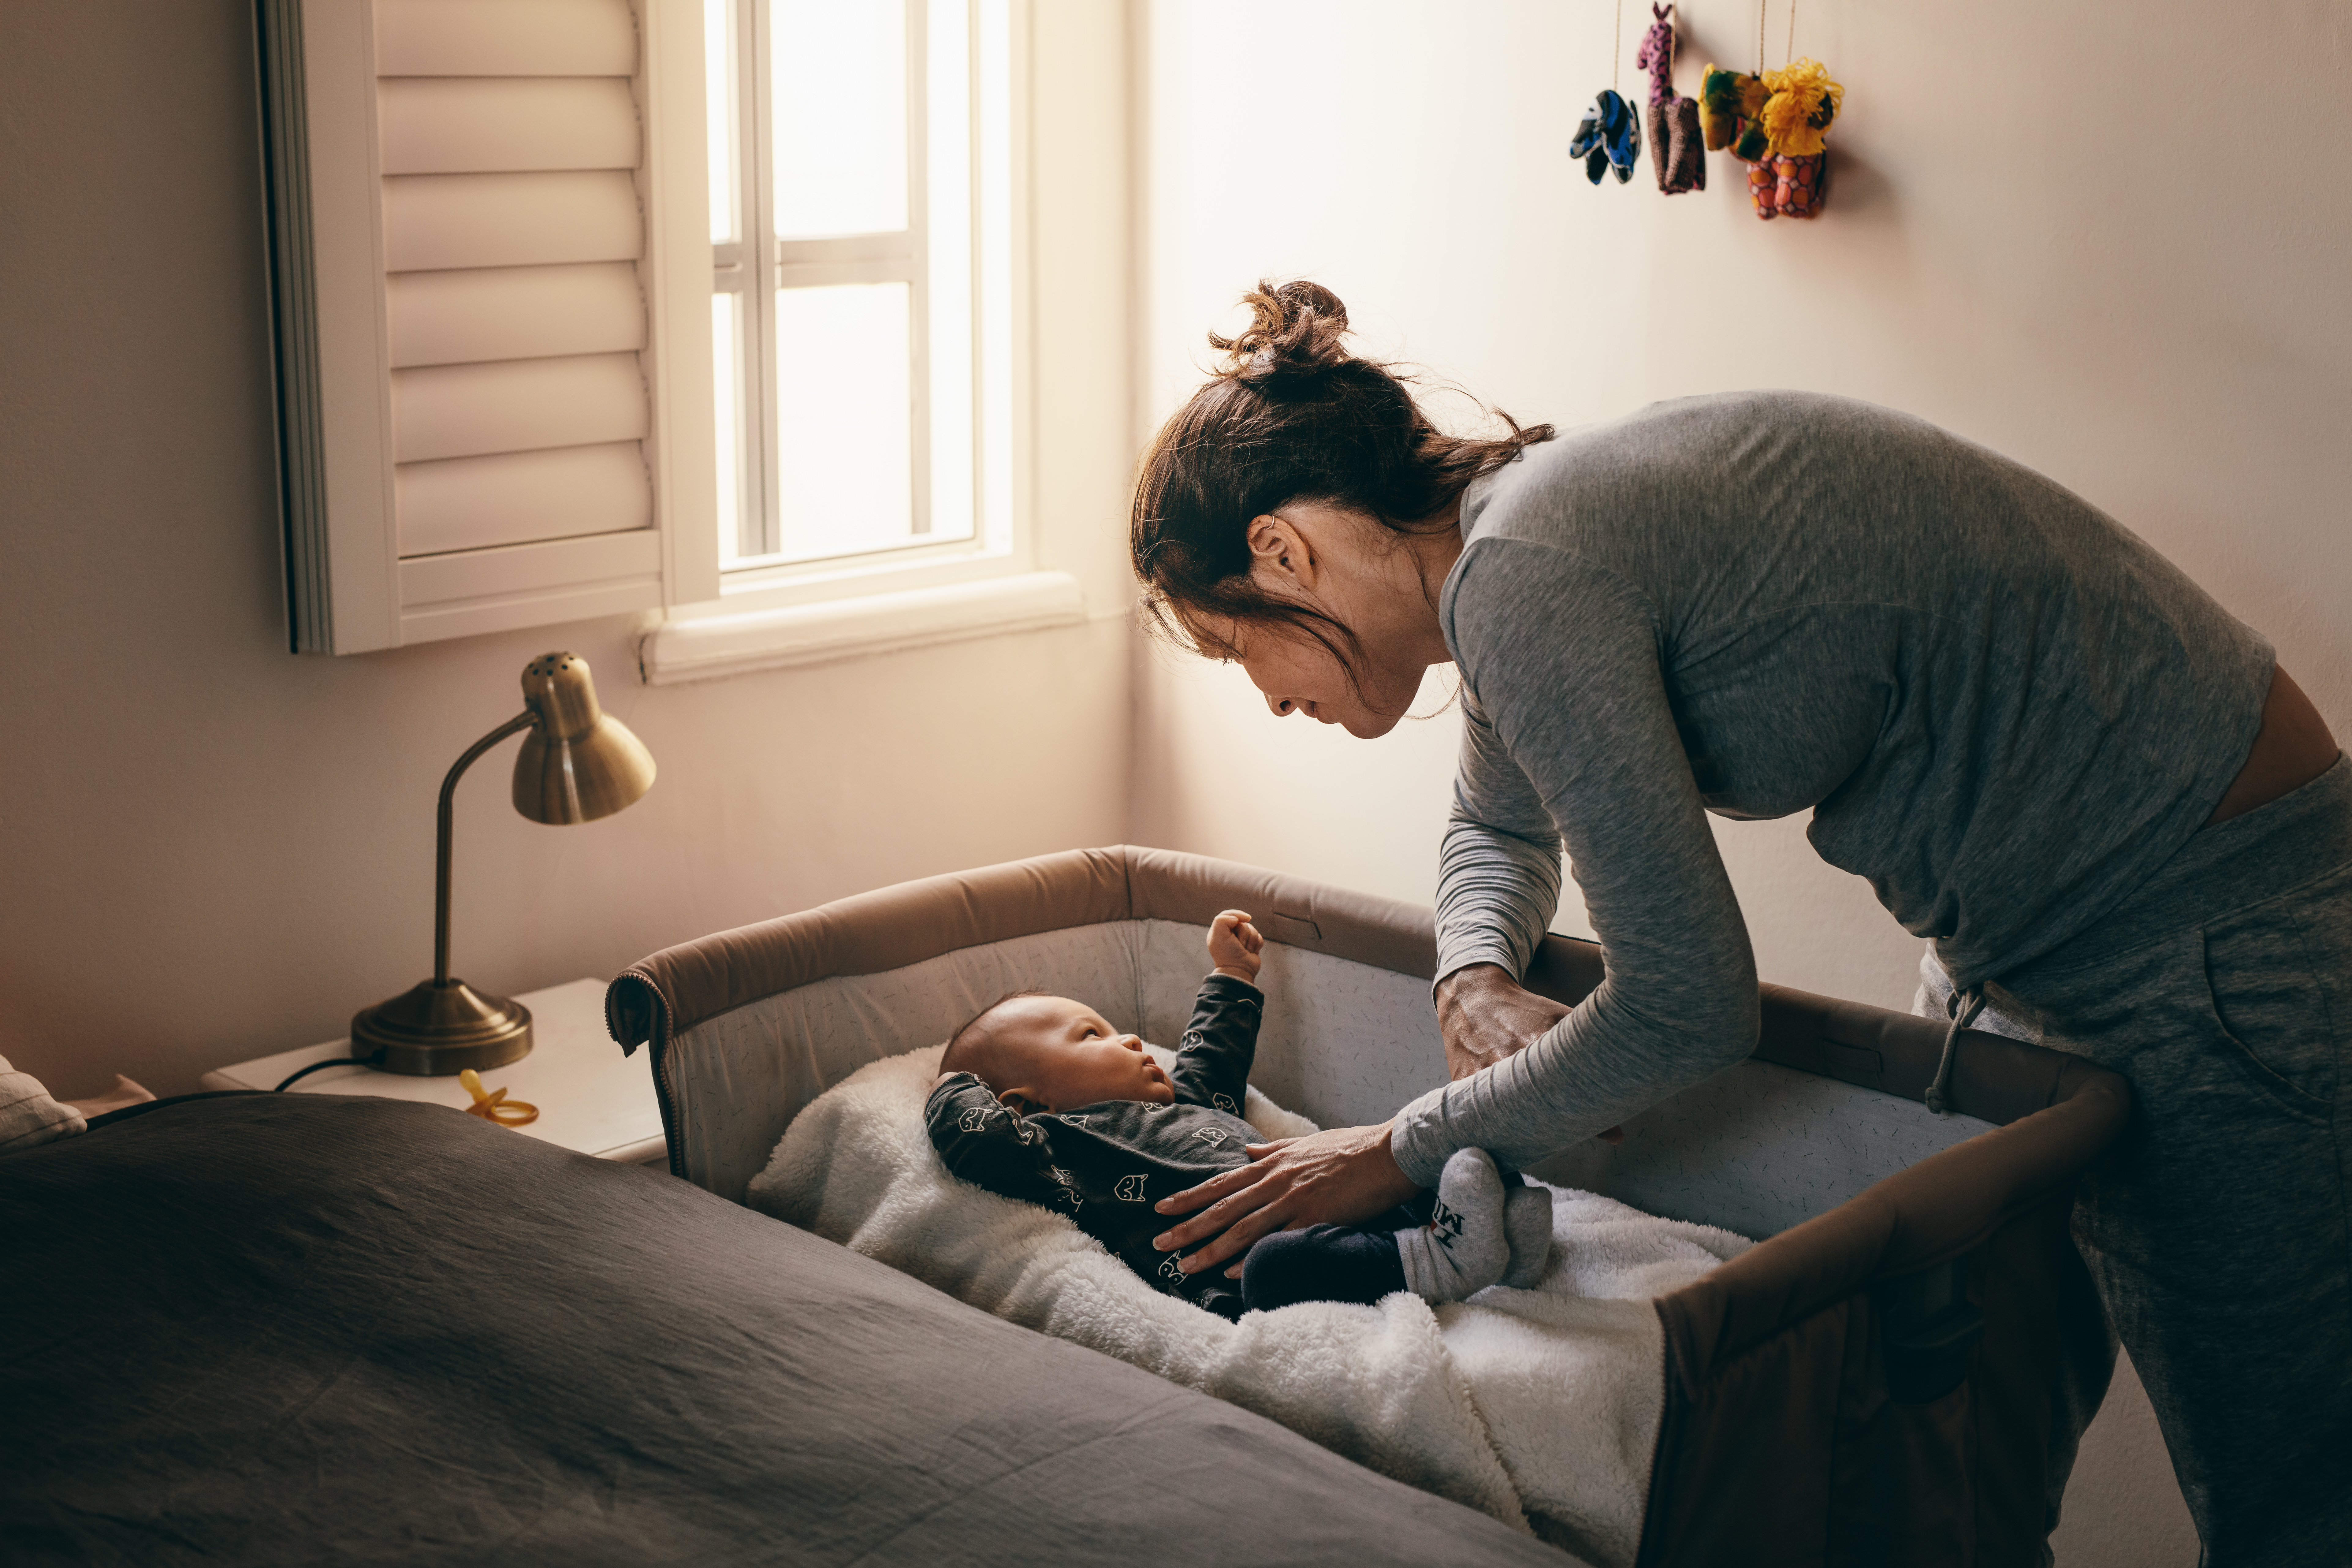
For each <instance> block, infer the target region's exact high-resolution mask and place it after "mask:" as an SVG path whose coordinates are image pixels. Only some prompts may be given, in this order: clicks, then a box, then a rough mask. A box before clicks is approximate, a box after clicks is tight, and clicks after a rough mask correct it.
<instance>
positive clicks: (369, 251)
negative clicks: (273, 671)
mask: <svg viewBox="0 0 2352 1568" xmlns="http://www.w3.org/2000/svg"><path fill="white" fill-rule="evenodd" d="M637 4H638V5H642V6H644V7H645V8H646V12H647V13H648V16H647V17H646V18H645V21H646V26H648V27H649V26H651V22H650V13H651V12H652V11H654V10H657V9H658V10H662V11H665V12H670V13H676V15H675V16H672V18H671V20H670V22H669V23H668V24H666V25H667V26H670V27H671V29H672V32H673V33H675V34H681V35H682V37H680V38H679V43H680V44H681V45H683V46H686V47H673V48H671V49H670V51H669V54H668V57H667V61H668V63H667V65H666V66H663V67H660V68H659V69H660V70H661V71H662V72H663V74H662V76H661V78H660V82H661V84H662V85H661V86H660V87H659V90H662V91H665V92H667V93H669V95H670V100H672V101H676V102H677V104H678V105H679V108H678V109H677V110H673V112H674V113H677V114H678V115H680V117H681V120H683V117H684V115H685V112H686V110H688V109H689V108H690V109H691V110H692V111H693V118H694V120H695V121H698V120H699V115H700V105H699V100H698V81H699V66H700V61H699V58H698V57H699V54H700V50H699V47H698V34H697V32H696V31H695V29H696V28H698V17H697V16H696V15H695V14H696V13H697V12H698V9H699V7H698V6H696V5H689V4H679V3H677V0H637ZM640 23H641V17H640V15H639V12H638V10H637V8H636V7H635V6H633V5H632V4H631V0H265V5H264V10H263V46H264V58H265V65H266V68H267V73H268V90H267V92H266V94H265V112H266V114H267V117H268V147H269V162H270V168H269V174H270V179H271V187H270V188H271V226H272V235H273V242H274V250H273V259H274V262H275V269H276V277H275V281H276V285H277V291H278V304H279V312H278V323H279V326H278V347H279V384H280V403H281V432H280V433H281V450H282V453H283V461H284V463H285V465H286V481H285V497H286V509H287V533H288V555H289V590H290V597H291V600H292V607H293V621H294V632H295V638H294V640H295V646H296V647H298V648H299V649H305V650H315V651H329V652H354V651H362V650H364V649H367V648H372V647H394V646H398V645H399V644H401V643H404V642H410V641H415V640H419V639H423V638H432V637H453V636H463V635H467V634H469V633H473V632H480V631H492V630H498V629H501V628H504V627H509V626H530V625H543V624H549V623H551V622H554V621H559V620H567V619H575V618H578V617H579V616H589V615H604V614H610V613H613V612H614V611H621V610H632V609H641V608H650V607H652V606H654V605H660V604H664V603H672V602H677V601H678V600H680V599H685V598H703V597H710V596H713V595H715V593H716V587H717V584H716V580H715V560H714V562H713V563H712V564H711V565H710V567H709V568H707V569H706V568H701V567H698V566H694V565H686V564H681V562H682V560H683V559H684V558H682V557H681V555H680V552H678V550H677V548H675V547H674V546H673V545H672V543H671V542H670V541H669V540H668V539H667V537H666V535H665V529H666V527H667V524H666V523H665V521H664V515H663V514H664V512H665V511H666V510H667V509H668V508H670V507H672V506H675V505H677V504H678V501H679V498H681V497H683V498H684V499H685V500H686V501H687V502H688V504H690V505H694V506H695V507H696V510H698V511H700V510H707V507H708V490H707V487H705V486H704V485H703V484H702V483H701V482H700V480H699V478H698V476H691V475H684V474H682V473H680V472H677V471H673V472H672V473H670V474H668V475H665V474H664V473H663V471H662V468H661V465H660V463H659V461H658V459H657V448H659V447H661V446H662V445H663V444H664V443H665V442H666V441H667V442H670V443H677V442H679V441H681V440H682V441H684V442H685V446H684V447H683V448H682V449H684V450H689V451H692V450H696V449H697V442H698V441H699V442H704V443H707V441H708V440H709V434H708V428H707V426H708V420H709V412H708V407H709V405H708V401H707V395H706V394H704V393H703V392H702V391H701V390H700V389H699V388H698V386H697V385H696V384H697V382H699V383H701V384H708V382H709V359H708V353H709V350H708V342H707V334H708V331H709V328H708V323H707V321H702V320H696V319H693V318H689V319H688V321H687V325H688V327H689V328H690V329H693V330H694V331H698V332H699V333H701V334H703V335H704V341H703V342H699V343H697V342H692V341H691V340H688V341H687V342H684V343H683V344H682V345H675V346H669V347H665V346H664V344H663V343H662V342H661V341H660V339H659V337H658V334H657V333H656V330H655V325H656V322H659V321H667V320H672V319H676V318H677V316H678V315H680V314H681V306H682V305H686V304H688V302H690V301H694V300H698V299H699V298H700V297H701V296H700V295H698V294H697V293H695V292H693V289H694V288H695V287H696V286H697V284H698V285H699V287H700V289H702V290H703V291H704V292H707V290H708V275H709V266H708V251H707V248H701V249H699V251H698V253H697V248H696V247H704V246H705V244H706V242H705V240H704V238H703V237H704V236H705V235H707V233H708V221H707V215H706V214H705V213H704V212H703V211H702V209H701V207H700V202H701V200H702V193H701V190H700V184H699V183H698V182H695V181H692V180H691V179H685V180H680V179H677V178H675V175H676V174H677V173H684V172H686V170H685V169H684V168H681V169H678V170H674V171H673V173H672V176H671V177H672V184H673V186H674V187H675V188H677V189H679V190H683V191H686V192H687V195H688V198H689V199H688V200H684V201H674V202H672V203H670V205H669V206H667V207H665V208H663V209H662V210H663V211H664V212H667V213H668V215H669V216H667V219H666V220H665V221H666V223H667V230H664V229H662V228H661V227H659V226H657V225H656V224H655V223H653V222H650V221H649V216H651V215H652V213H653V211H654V205H653V195H652V194H651V191H650V187H649V185H648V184H647V183H646V181H645V180H644V179H643V178H641V172H642V171H644V170H645V169H646V168H647V167H648V165H649V159H650V158H651V155H652V141H651V135H652V133H651V132H650V131H649V129H648V127H647V126H646V124H645V123H643V120H644V116H643V115H642V114H641V105H643V104H644V103H645V102H646V101H647V95H648V94H649V93H651V92H653V91H655V90H656V81H655V79H654V74H653V73H654V70H655V67H653V66H651V65H649V63H648V62H649V60H650V58H651V57H652V55H653V53H654V51H653V49H652V47H651V45H650V44H649V43H648V42H647V40H646V38H645V37H643V36H642V34H643V32H644V28H641V25H640ZM697 129H698V127H697ZM671 145H672V146H673V148H674V149H677V148H680V147H684V146H685V143H684V142H683V140H682V139H678V138H674V139H673V142H672V143H671ZM688 150H689V151H690V152H691V153H692V159H693V161H694V162H698V160H699V149H698V147H694V148H690V149H688ZM667 156H668V161H669V163H671V164H681V163H684V162H685V161H684V160H683V159H681V156H680V153H679V152H678V151H677V150H673V151H672V152H671V153H669V154H668V155H667ZM664 232H667V234H668V235H669V236H670V237H669V239H668V240H667V241H666V242H664V243H667V244H668V245H670V246H671V247H673V249H674V251H675V252H676V253H677V257H678V258H679V260H680V261H686V262H690V263H698V265H691V266H683V267H682V266H678V265H674V264H673V265H671V266H670V267H669V269H668V271H667V273H666V274H665V276H667V277H668V278H671V279H675V281H673V282H671V283H670V284H669V285H668V288H669V289H670V292H669V294H668V295H667V296H666V297H665V296H664V295H663V294H662V286H660V285H657V284H656V281H655V278H654V275H653V272H652V270H650V269H651V268H653V266H654V259H653V258H654V256H655V254H656V250H657V248H658V246H657V244H656V237H657V236H658V235H659V234H661V233H664ZM681 236H683V237H684V238H683V241H681V239H680V237H681ZM707 314H708V311H707V309H704V310H701V311H700V312H699V315H700V316H703V317H707ZM681 372H682V373H683V374H681ZM697 373H698V374H697ZM665 375H667V376H668V378H669V384H671V385H673V386H675V387H677V389H678V390H677V391H675V392H670V393H665V394H664V395H665V396H666V397H668V398H669V399H670V400H671V402H672V405H673V407H672V411H671V412H670V413H669V414H668V415H667V416H662V415H661V413H660V407H661V405H660V404H659V403H658V402H657V401H656V397H655V395H654V390H655V389H656V387H658V386H661V385H663V384H664V380H663V378H664V376H665ZM698 399H701V401H699V402H698V401H697V400H698ZM665 419H667V423H665ZM697 419H699V420H700V421H701V425H700V426H697V424H696V420H697ZM681 432H683V434H682V435H681ZM703 461H704V463H705V464H706V465H707V463H708V462H709V459H708V458H704V460H703ZM689 466H691V465H689ZM706 579H708V581H706Z"/></svg>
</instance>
